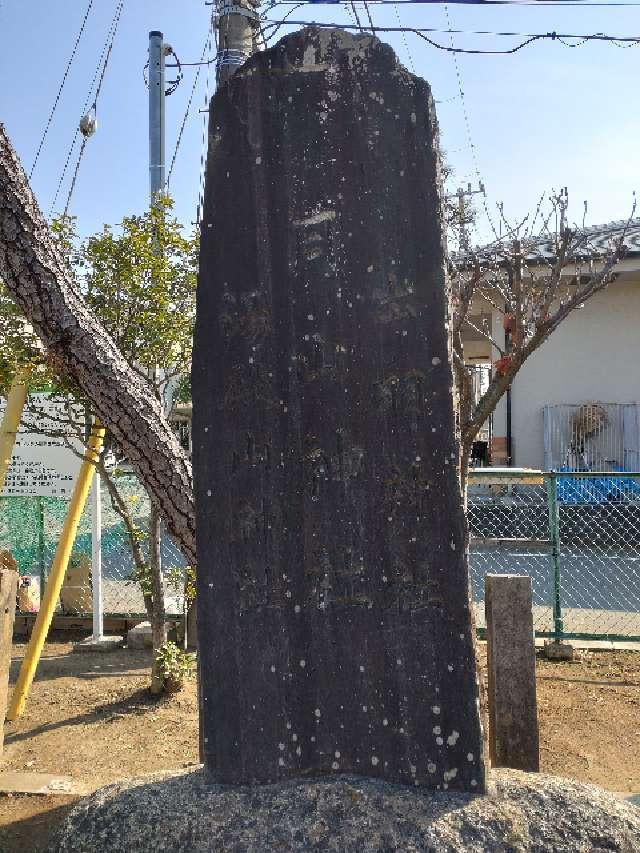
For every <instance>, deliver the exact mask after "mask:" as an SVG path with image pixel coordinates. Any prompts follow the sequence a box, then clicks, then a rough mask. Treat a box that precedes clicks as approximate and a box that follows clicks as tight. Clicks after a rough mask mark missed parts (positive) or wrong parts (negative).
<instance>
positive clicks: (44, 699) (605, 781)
mask: <svg viewBox="0 0 640 853" xmlns="http://www.w3.org/2000/svg"><path fill="white" fill-rule="evenodd" d="M71 649H72V645H71V643H69V642H51V643H48V644H47V646H46V649H45V653H44V657H43V659H42V661H41V664H40V666H39V669H38V675H37V677H36V680H35V682H34V685H33V688H32V692H31V695H30V697H29V701H28V704H27V707H26V710H25V713H24V715H23V716H22V717H21V718H20V720H18V721H16V722H14V723H7V724H6V727H5V751H4V757H3V761H2V766H1V769H2V770H15V771H33V772H41V773H55V774H60V775H67V776H71V777H72V778H73V779H74V780H75V781H77V782H79V783H81V784H82V785H83V787H85V788H86V790H88V791H89V790H93V789H94V788H97V787H99V786H101V785H105V784H107V783H108V782H112V781H115V780H116V779H121V778H123V777H129V776H136V775H141V774H144V773H149V772H153V771H156V770H177V769H180V768H183V767H185V766H189V765H190V764H193V763H196V762H197V760H198V740H197V702H196V691H195V684H193V683H190V684H189V685H188V687H187V688H186V689H185V690H184V691H183V692H182V693H180V694H177V695H174V696H171V697H166V698H160V699H155V698H152V697H151V696H150V695H149V694H148V692H147V689H146V688H147V684H148V671H149V666H150V656H149V655H147V654H145V653H143V652H130V651H127V650H122V651H117V652H111V653H108V654H95V655H91V654H73V653H72V652H71ZM23 653H24V646H23V645H17V646H16V647H15V659H14V664H13V673H12V677H13V678H14V679H15V676H16V674H17V670H18V666H19V661H20V659H21V657H22V655H23ZM480 656H481V659H482V656H483V651H482V646H481V648H480ZM537 676H538V707H539V719H540V736H541V763H542V770H543V771H544V772H546V773H553V774H555V775H559V776H570V777H573V778H575V779H579V780H582V781H586V782H593V783H595V784H597V785H601V786H602V787H604V788H608V789H609V790H611V791H615V792H640V750H639V749H638V743H640V652H597V653H596V652H589V653H582V654H581V655H580V658H579V660H577V661H576V662H574V663H550V662H547V661H544V660H539V661H538V664H537ZM74 801H75V798H74V797H60V796H56V797H38V796H28V797H25V796H12V797H6V796H5V797H1V798H0V853H18V851H20V853H26V852H27V851H29V853H39V851H42V850H43V849H44V846H45V845H46V841H47V839H48V838H49V836H50V834H51V832H52V830H53V829H54V828H55V826H57V824H58V823H59V822H60V821H61V820H62V819H63V818H64V816H65V815H66V813H67V812H68V811H69V809H70V808H71V806H72V805H73V802H74Z"/></svg>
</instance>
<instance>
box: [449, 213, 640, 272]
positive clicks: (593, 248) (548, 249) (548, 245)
mask: <svg viewBox="0 0 640 853" xmlns="http://www.w3.org/2000/svg"><path fill="white" fill-rule="evenodd" d="M625 228H626V234H625V238H624V242H625V245H626V247H627V256H633V255H640V217H636V218H635V219H632V220H631V221H629V220H628V219H620V220H616V221H614V222H608V223H607V224H606V225H592V226H590V227H589V228H585V229H584V230H582V231H578V233H579V234H581V235H584V236H585V238H586V239H585V241H584V243H583V244H582V245H581V247H580V250H579V252H578V253H577V255H579V256H580V257H582V258H588V257H597V256H601V255H603V254H605V253H606V252H607V250H608V249H609V247H610V246H611V242H612V241H613V240H615V239H616V238H618V237H620V235H621V234H622V233H623V231H624V230H625ZM504 243H505V246H506V244H507V243H508V239H507V238H505V241H504ZM525 245H526V248H527V250H528V251H527V260H529V261H536V260H540V261H542V260H552V259H553V258H554V257H555V254H556V240H555V238H554V237H553V236H548V237H538V238H533V239H529V240H526V241H525ZM495 248H496V246H495V243H492V244H489V245H488V246H485V247H483V248H480V249H476V250H475V254H477V255H479V256H480V257H482V256H485V257H487V258H488V257H489V256H490V255H494V254H495ZM466 257H467V258H468V257H469V256H468V255H467V256H466ZM453 260H454V261H455V262H458V263H460V262H461V263H463V264H464V262H465V255H460V254H458V253H456V254H455V255H454V257H453Z"/></svg>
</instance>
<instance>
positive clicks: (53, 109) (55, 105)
mask: <svg viewBox="0 0 640 853" xmlns="http://www.w3.org/2000/svg"><path fill="white" fill-rule="evenodd" d="M92 6H93V0H89V5H88V6H87V9H86V11H85V13H84V18H83V19H82V25H81V26H80V30H79V32H78V35H77V36H76V40H75V44H74V45H73V50H72V51H71V56H70V57H69V61H68V62H67V67H66V68H65V71H64V74H63V75H62V80H61V82H60V86H59V87H58V93H57V95H56V97H55V100H54V102H53V106H52V107H51V112H50V113H49V118H48V119H47V123H46V124H45V127H44V130H43V132H42V137H41V138H40V143H39V145H38V150H37V151H36V156H35V158H34V160H33V165H32V166H31V171H30V172H29V180H31V178H32V177H33V173H34V171H35V168H36V166H37V164H38V160H39V158H40V154H41V152H42V148H43V146H44V143H45V139H46V138H47V134H48V133H49V128H50V127H51V122H52V121H53V117H54V115H55V112H56V110H57V108H58V104H59V103H60V98H61V97H62V92H63V89H64V87H65V84H66V82H67V77H68V76H69V72H70V71H71V66H72V65H73V60H74V59H75V58H76V53H77V52H78V47H79V45H80V40H81V39H82V34H83V33H84V30H85V27H86V25H87V21H88V19H89V13H90V12H91V7H92Z"/></svg>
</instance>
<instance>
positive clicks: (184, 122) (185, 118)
mask: <svg viewBox="0 0 640 853" xmlns="http://www.w3.org/2000/svg"><path fill="white" fill-rule="evenodd" d="M210 39H211V27H209V31H208V32H207V37H206V39H205V42H204V46H203V48H202V54H201V56H200V62H199V63H198V70H197V71H196V75H195V78H194V81H193V86H192V87H191V94H190V95H189V99H188V101H187V108H186V109H185V111H184V116H183V118H182V124H181V126H180V131H179V133H178V138H177V140H176V147H175V149H174V151H173V157H172V158H171V165H170V166H169V172H168V174H167V187H168V186H169V184H170V183H171V176H172V175H173V167H174V166H175V164H176V158H177V156H178V151H179V150H180V144H181V142H182V137H183V135H184V129H185V127H186V125H187V121H188V119H189V113H190V112H191V105H192V103H193V98H194V96H195V93H196V88H197V86H198V81H199V80H200V72H201V71H202V67H203V65H209V64H210V63H208V62H207V63H205V62H204V58H205V56H206V55H207V49H208V47H209V43H210ZM189 64H190V63H189Z"/></svg>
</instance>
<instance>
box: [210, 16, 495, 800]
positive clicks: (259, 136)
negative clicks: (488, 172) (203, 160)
mask: <svg viewBox="0 0 640 853" xmlns="http://www.w3.org/2000/svg"><path fill="white" fill-rule="evenodd" d="M439 191H440V184H439V164H438V132H437V124H436V118H435V113H434V108H433V101H432V98H431V92H430V89H429V86H428V85H427V83H425V82H424V81H423V80H420V79H418V78H416V77H414V76H412V75H411V74H409V73H408V72H407V71H406V70H405V69H404V68H403V67H402V66H401V65H399V63H398V61H397V60H396V57H395V55H394V53H393V51H392V50H391V48H389V47H388V46H386V45H384V44H382V43H380V42H379V41H378V40H377V39H375V38H372V37H369V36H351V35H349V34H347V33H345V32H342V31H340V30H319V29H313V28H310V29H306V30H303V31H302V32H298V33H295V34H293V35H291V36H287V37H286V38H284V39H283V40H282V41H281V42H279V43H278V44H277V45H276V46H275V47H273V48H271V49H270V50H267V51H265V52H264V53H260V54H257V55H256V56H254V57H253V58H252V59H251V60H250V61H249V62H247V64H246V65H244V66H243V67H242V68H241V69H240V70H239V71H238V72H237V74H236V75H235V76H234V78H233V79H232V80H231V82H230V83H229V84H227V85H226V86H224V87H222V88H221V89H220V90H219V91H218V93H217V94H216V96H215V99H214V101H213V104H212V109H211V118H210V130H209V156H208V163H207V180H206V192H205V207H204V216H203V223H202V247H201V261H200V279H199V285H198V305H197V324H196V335H195V352H194V363H193V403H194V438H193V457H194V472H195V482H196V512H197V548H198V632H199V648H200V656H201V660H200V674H201V687H200V690H201V713H202V748H203V756H204V761H205V764H206V767H207V768H208V769H209V770H210V771H212V772H213V774H214V775H215V778H216V779H217V780H218V781H220V782H223V783H231V784H253V783H260V782H274V781H278V780H282V779H285V778H288V777H296V776H303V775H309V774H316V775H317V774H321V775H328V774H336V773H356V774H359V775H363V776H374V777H375V776H377V777H383V778H385V779H387V780H391V781H395V782H402V783H405V784H408V785H417V786H428V787H434V788H442V789H445V788H449V789H458V790H468V791H478V792H480V791H482V790H484V784H485V780H484V751H483V740H482V733H481V728H480V720H479V710H478V701H477V700H478V692H477V682H476V675H475V666H474V639H473V630H472V617H471V613H470V608H469V592H468V590H469V585H468V570H467V562H466V558H465V550H466V549H465V546H466V527H465V519H464V513H463V507H462V503H461V497H460V491H459V488H458V483H457V473H456V465H457V443H456V436H455V424H454V408H453V398H452V371H451V365H450V361H449V348H448V332H447V322H448V313H449V304H448V290H447V284H446V278H445V272H444V266H445V264H444V246H443V234H442V220H441V211H440V201H439Z"/></svg>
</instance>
